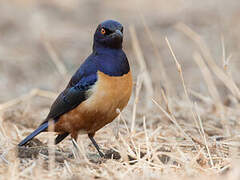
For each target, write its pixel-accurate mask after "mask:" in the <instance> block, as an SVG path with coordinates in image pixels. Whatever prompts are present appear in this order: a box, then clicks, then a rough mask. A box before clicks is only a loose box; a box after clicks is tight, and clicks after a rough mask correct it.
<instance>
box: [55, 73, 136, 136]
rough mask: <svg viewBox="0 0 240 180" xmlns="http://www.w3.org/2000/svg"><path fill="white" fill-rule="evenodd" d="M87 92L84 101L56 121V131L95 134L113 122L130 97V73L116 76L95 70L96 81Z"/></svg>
mask: <svg viewBox="0 0 240 180" xmlns="http://www.w3.org/2000/svg"><path fill="white" fill-rule="evenodd" d="M87 93H89V98H88V99H87V100H85V101H84V102H82V103H81V104H80V105H78V106H77V107H76V108H75V109H73V110H71V111H69V112H68V113H65V114H64V115H62V116H61V117H60V118H59V121H58V122H57V123H56V124H55V131H57V132H69V133H73V134H76V133H78V132H80V133H95V132H96V131H97V130H99V129H100V128H102V127H103V126H105V125H106V124H108V123H110V122H112V121H113V120H114V119H115V118H116V117H117V116H118V113H117V109H119V110H120V111H122V110H123V108H124V107H125V106H126V105H127V103H128V100H129V98H130V96H131V93H132V75H131V72H129V73H128V74H125V75H123V76H117V77H116V76H108V75H106V74H104V73H102V72H100V71H98V81H97V82H96V84H95V85H94V86H93V87H92V88H91V89H90V90H89V91H88V92H87Z"/></svg>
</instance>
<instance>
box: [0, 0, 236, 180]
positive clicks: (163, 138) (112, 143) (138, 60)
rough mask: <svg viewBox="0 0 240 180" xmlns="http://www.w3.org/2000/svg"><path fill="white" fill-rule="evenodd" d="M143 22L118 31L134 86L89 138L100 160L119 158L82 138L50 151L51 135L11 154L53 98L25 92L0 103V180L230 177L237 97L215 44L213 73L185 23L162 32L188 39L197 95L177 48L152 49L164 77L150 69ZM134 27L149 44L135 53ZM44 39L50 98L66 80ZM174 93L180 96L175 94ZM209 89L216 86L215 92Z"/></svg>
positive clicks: (153, 45) (201, 42) (205, 49)
mask: <svg viewBox="0 0 240 180" xmlns="http://www.w3.org/2000/svg"><path fill="white" fill-rule="evenodd" d="M16 2H18V3H19V1H16ZM16 2H12V3H13V4H15V3H16ZM24 2H25V1H24ZM30 2H32V3H33V4H34V3H36V2H35V1H29V2H27V1H26V2H25V3H26V4H27V5H28V6H32V5H29V4H31V3H30ZM21 3H22V2H21ZM45 3H46V4H48V2H45ZM52 3H53V4H55V3H56V2H55V1H53V2H52ZM71 3H72V5H73V6H70V5H66V4H65V3H64V1H61V3H59V4H58V5H59V6H61V10H63V9H64V10H65V11H67V12H68V11H70V12H71V11H72V10H73V9H74V6H75V5H76V4H75V3H76V2H75V1H74V0H72V2H71ZM71 3H70V4H71ZM10 4H11V3H10ZM22 6H25V5H22ZM169 6H170V5H169ZM153 8H154V7H153ZM69 9H70V10H69ZM169 11H170V10H169ZM144 13H146V12H143V14H140V16H141V20H140V22H141V25H138V28H137V27H136V26H134V25H131V26H129V29H127V28H126V32H129V34H128V36H127V37H128V42H129V45H128V44H127V49H126V51H127V52H129V54H130V57H134V58H133V60H132V61H131V64H132V69H133V71H134V78H135V87H134V91H133V96H132V98H131V100H130V102H129V105H128V107H127V108H126V109H125V111H124V112H122V113H120V115H119V117H118V118H117V119H116V120H115V121H114V122H113V123H111V124H110V125H108V126H106V127H104V128H103V129H101V130H100V131H99V132H97V134H96V140H97V142H98V143H99V144H100V147H101V148H102V149H103V151H104V152H108V150H109V149H112V150H114V151H116V152H119V154H120V155H121V158H120V159H118V158H112V159H108V160H103V159H101V158H99V157H98V155H97V152H96V150H95V149H94V147H93V145H92V144H91V143H90V141H89V140H88V138H87V136H85V135H83V136H80V138H79V141H78V142H77V143H76V145H77V150H76V149H74V148H73V145H72V142H71V141H70V138H67V139H66V140H64V141H63V142H62V143H60V144H59V145H57V146H54V145H53V135H54V134H53V133H42V134H40V135H39V136H37V139H39V140H40V141H38V140H35V141H33V142H32V144H31V145H30V146H31V147H29V148H28V149H23V150H20V154H19V153H18V149H17V148H16V145H17V143H18V142H19V141H20V140H21V139H22V138H23V137H25V136H26V135H28V134H29V133H30V132H31V131H32V130H33V129H34V128H36V127H37V125H38V124H39V123H40V122H41V120H42V119H44V117H45V116H46V114H47V113H48V110H49V105H50V104H51V103H52V101H53V100H54V98H55V97H56V95H57V92H53V91H48V90H42V89H41V88H39V89H33V90H31V88H29V89H28V92H29V93H25V94H24V95H20V96H18V97H16V98H8V99H10V100H5V99H4V98H3V99H4V100H3V99H1V104H0V145H1V146H0V179H43V178H44V179H57V178H58V179H163V180H164V179H166V180H167V179H179V180H181V179H184V180H187V179H191V180H193V179H194V180H195V179H196V180H201V179H206V178H207V179H213V180H216V179H218V180H219V179H224V180H238V179H239V178H240V167H239V162H240V153H239V152H240V133H239V132H240V121H239V117H240V113H239V112H240V111H239V107H240V103H239V98H240V90H239V85H238V83H239V82H238V81H236V78H235V76H237V74H236V72H235V71H233V70H232V69H231V68H233V66H231V62H232V61H229V59H230V58H229V57H228V56H227V53H226V49H225V48H226V45H225V44H224V41H223V39H222V40H221V43H222V44H221V43H220V44H219V46H221V47H222V50H221V51H222V54H221V58H220V59H221V60H222V61H221V62H222V64H220V63H219V61H217V60H216V59H218V57H217V56H216V55H214V54H213V53H212V51H211V47H209V45H208V43H206V41H205V39H204V38H203V37H202V35H201V34H200V33H197V32H196V31H194V30H193V29H192V28H191V27H190V26H188V25H186V24H185V23H179V22H177V23H175V24H174V26H172V27H171V29H170V30H171V31H176V32H177V33H180V34H182V37H185V38H189V39H188V41H187V42H188V43H191V45H189V46H192V44H194V46H195V48H194V51H193V52H190V51H189V53H190V56H191V59H192V60H193V63H196V69H197V70H196V69H195V70H196V71H197V72H198V73H199V74H198V77H201V78H199V79H200V80H199V81H198V83H199V84H204V87H206V91H201V90H199V89H197V90H196V88H191V85H190V84H189V81H188V79H189V77H191V76H192V78H194V75H195V74H194V73H193V72H192V74H191V73H189V72H188V73H187V72H185V70H186V68H184V66H183V64H184V63H185V61H186V60H183V59H181V58H182V57H184V56H182V54H181V53H179V52H177V51H176V50H175V49H177V43H175V41H174V39H173V38H170V37H169V36H168V34H166V36H165V38H162V39H165V41H161V43H162V44H161V47H164V49H165V50H166V52H167V54H168V56H165V58H167V59H168V61H169V62H171V63H170V64H171V66H174V64H175V66H174V68H173V70H171V71H170V69H169V68H168V66H169V64H166V63H165V64H164V63H162V62H160V63H159V62H157V60H159V61H160V60H161V59H162V54H161V51H159V49H158V47H159V46H158V44H157V37H158V36H156V35H155V33H154V32H153V31H152V29H151V27H150V26H149V25H148V21H146V18H145V17H144ZM38 20H39V19H38ZM39 21H41V18H40V20H39ZM71 25H72V24H71ZM139 27H141V28H142V30H143V32H145V35H146V39H147V40H148V41H149V44H150V45H149V47H148V48H146V47H145V44H147V42H145V43H142V41H141V38H142V37H141V36H139ZM86 31H87V30H86ZM0 32H1V29H0ZM73 34H74V32H73ZM75 35H76V34H75ZM43 37H44V38H43ZM46 37H49V36H46ZM46 37H45V36H42V35H40V37H39V43H40V44H41V46H43V51H44V52H45V53H47V56H48V57H49V62H46V66H48V65H49V64H48V63H51V65H52V67H53V70H52V71H56V72H57V75H56V76H54V77H55V78H53V77H51V78H52V79H55V80H56V81H57V79H58V76H60V77H61V78H60V81H59V84H60V85H57V86H56V87H55V89H58V90H60V89H62V87H64V86H65V84H66V83H65V81H66V80H68V78H69V76H70V74H72V72H69V68H68V66H66V64H68V63H66V62H64V61H63V59H64V58H62V57H61V56H60V54H61V53H60V52H59V51H58V50H57V49H58V48H59V47H58V46H56V47H55V44H54V43H51V42H52V41H51V40H49V39H47V38H46ZM67 37H68V36H67ZM184 46H186V45H184ZM0 47H1V46H0ZM186 47H187V46H186ZM148 51H150V52H153V53H152V56H151V58H149V57H148V56H147V55H145V54H148ZM166 52H162V53H163V54H164V53H166ZM182 53H185V52H182ZM86 54H87V53H86ZM188 55H189V54H188ZM26 58H29V57H26ZM26 61H27V60H26ZM150 62H155V63H154V65H155V66H156V67H154V68H155V69H156V71H157V75H160V74H162V73H163V72H164V75H163V76H161V77H160V78H159V77H157V76H154V75H153V73H152V72H153V71H154V69H153V68H152V67H151V66H150V65H149V64H150ZM78 64H79V62H78ZM44 67H45V66H44ZM134 69H138V70H139V71H137V70H134ZM26 70H28V69H26ZM160 70H161V72H159V71H160ZM172 74H174V75H175V76H176V77H177V80H176V81H175V80H172V78H171V77H172V76H171V75H172ZM51 78H50V79H49V81H51V80H52V79H51ZM62 78H64V83H63V80H62ZM40 79H41V78H40V77H39V81H40ZM159 79H160V81H158V80H159ZM218 79H219V80H220V81H218ZM58 80H59V79H58ZM159 84H161V85H159ZM177 84H179V86H180V89H182V90H181V91H179V87H178V88H176V87H177ZM219 87H225V91H223V90H222V89H221V88H219ZM48 89H51V88H48ZM5 93H6V94H7V93H8V92H5ZM9 93H10V92H9ZM29 155H30V156H29ZM19 156H21V157H19Z"/></svg>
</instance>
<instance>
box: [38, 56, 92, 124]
mask: <svg viewBox="0 0 240 180" xmlns="http://www.w3.org/2000/svg"><path fill="white" fill-rule="evenodd" d="M96 81H97V73H96V68H95V66H94V65H93V64H90V63H89V62H88V61H87V63H85V64H83V65H82V66H81V67H80V68H79V70H78V71H77V72H76V73H75V74H74V75H73V77H72V79H71V80H70V82H69V83H68V86H67V87H66V89H65V90H64V91H63V92H62V93H61V94H60V95H59V96H58V97H57V99H56V100H55V102H54V103H53V104H52V106H51V108H50V112H49V114H48V116H47V118H46V119H45V121H44V122H43V123H45V122H47V121H49V120H50V119H54V120H55V122H56V121H57V119H58V117H59V116H61V115H63V114H65V113H66V112H69V111H70V110H72V109H74V108H75V107H77V106H78V105H79V104H81V103H82V102H83V101H85V100H86V99H87V98H88V97H89V95H88V94H87V93H86V92H87V91H88V90H89V89H90V88H91V87H92V85H94V83H95V82H96ZM43 123H42V124H43Z"/></svg>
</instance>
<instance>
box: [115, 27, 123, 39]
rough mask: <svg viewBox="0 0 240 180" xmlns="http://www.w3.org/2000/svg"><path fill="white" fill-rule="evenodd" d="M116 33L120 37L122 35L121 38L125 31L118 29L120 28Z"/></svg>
mask: <svg viewBox="0 0 240 180" xmlns="http://www.w3.org/2000/svg"><path fill="white" fill-rule="evenodd" d="M114 34H115V35H117V36H119V37H121V38H122V37H123V33H122V32H121V31H120V30H118V29H117V30H116V31H115V33H114Z"/></svg>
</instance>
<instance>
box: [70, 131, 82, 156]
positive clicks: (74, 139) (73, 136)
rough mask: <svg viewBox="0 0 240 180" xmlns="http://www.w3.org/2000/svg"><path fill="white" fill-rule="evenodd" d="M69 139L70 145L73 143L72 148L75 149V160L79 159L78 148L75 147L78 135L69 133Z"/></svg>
mask: <svg viewBox="0 0 240 180" xmlns="http://www.w3.org/2000/svg"><path fill="white" fill-rule="evenodd" d="M71 137H72V139H71V140H72V143H73V147H74V149H75V152H76V156H77V158H79V157H80V150H79V147H78V145H77V137H78V134H77V133H71Z"/></svg>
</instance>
